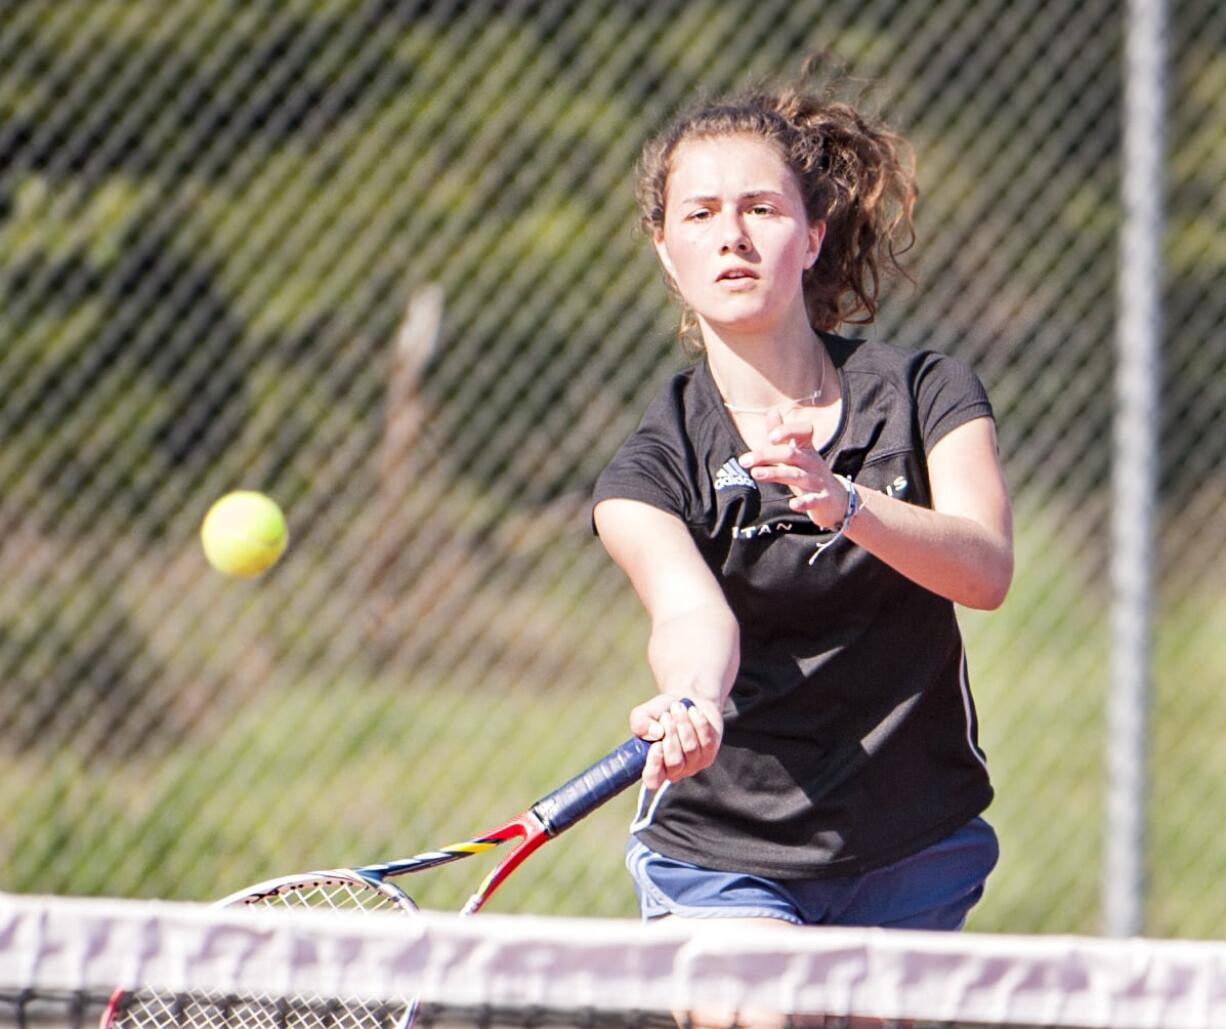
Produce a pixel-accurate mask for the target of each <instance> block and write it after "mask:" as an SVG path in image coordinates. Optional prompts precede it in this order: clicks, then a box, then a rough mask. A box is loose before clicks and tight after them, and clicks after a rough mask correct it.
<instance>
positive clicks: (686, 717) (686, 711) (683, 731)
mask: <svg viewBox="0 0 1226 1029" xmlns="http://www.w3.org/2000/svg"><path fill="white" fill-rule="evenodd" d="M691 710H692V708H687V707H686V706H685V705H684V704H682V703H681V702H680V701H678V702H677V703H675V704H674V705H673V706H672V707H671V708H669V714H671V715H672V718H673V727H674V730H675V735H676V737H677V743H678V745H679V746H680V747H681V755H682V761H683V762H684V763H685V764H688V763H689V762H690V760H692V759H693V756H694V755H695V754H696V753H697V752H698V751H699V749H700V747H699V743H698V733H697V732H696V731H695V729H694V723H693V721H692V720H691V718H690V711H691Z"/></svg>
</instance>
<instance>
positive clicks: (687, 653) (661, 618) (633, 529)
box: [595, 500, 740, 789]
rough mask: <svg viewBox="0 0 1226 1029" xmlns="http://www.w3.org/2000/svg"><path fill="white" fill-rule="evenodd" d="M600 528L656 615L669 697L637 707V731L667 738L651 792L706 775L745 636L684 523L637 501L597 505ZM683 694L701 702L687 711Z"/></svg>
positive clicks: (654, 765)
mask: <svg viewBox="0 0 1226 1029" xmlns="http://www.w3.org/2000/svg"><path fill="white" fill-rule="evenodd" d="M595 519H596V528H597V530H598V531H599V532H600V538H601V540H603V541H604V545H605V547H606V549H607V550H608V551H609V554H610V555H611V556H612V557H613V560H614V561H616V562H617V563H618V565H620V566H621V568H622V570H623V571H624V572H625V573H626V575H627V576H628V577H629V578H630V582H631V584H632V585H633V586H634V589H635V592H636V593H638V595H639V599H640V600H642V602H643V605H644V606H645V607H646V608H647V613H648V615H649V616H650V618H651V638H650V641H649V643H648V647H647V659H648V663H649V665H650V666H651V671H652V674H653V676H654V677H655V680H656V686H657V687H658V689H659V690H660V694H659V695H658V696H656V697H653V698H652V699H651V700H649V701H647V702H646V703H644V704H640V705H639V706H638V707H636V708H635V709H634V710H633V711H632V712H631V715H630V728H631V731H632V732H634V733H635V734H636V735H639V736H642V737H644V738H645V739H651V740H657V741H659V742H658V743H657V744H656V745H654V746H653V747H652V748H651V751H650V752H649V753H648V757H647V768H646V770H645V771H644V772H643V782H644V783H645V784H646V785H647V786H648V788H650V789H655V788H657V787H658V786H659V785H660V784H661V783H662V782H664V781H665V780H676V779H680V778H683V777H684V776H687V775H692V774H693V773H694V772H697V771H700V770H701V769H703V768H706V767H707V766H708V765H709V764H710V763H711V762H712V761H714V760H715V755H716V753H717V751H718V750H719V743H720V738H721V736H722V734H723V718H722V715H721V712H722V710H723V703H724V700H725V698H726V697H727V696H728V693H729V691H730V690H731V689H732V682H733V679H734V678H735V677H736V671H737V667H738V665H739V663H740V636H739V630H738V627H737V623H736V619H735V618H734V617H733V614H732V612H731V610H729V608H728V604H727V602H726V601H725V600H724V595H723V592H722V591H721V590H720V588H719V584H718V583H717V582H716V581H715V577H714V576H713V575H712V574H711V571H710V569H709V568H707V566H706V563H705V562H704V561H703V560H702V556H701V555H700V554H699V553H698V548H697V547H696V546H695V545H694V541H693V540H692V539H691V538H690V534H689V532H688V531H687V529H686V528H685V526H684V525H683V524H682V523H681V522H680V521H679V520H678V519H677V518H675V517H674V516H672V515H670V514H667V513H665V512H663V511H660V510H658V509H656V508H654V507H651V506H650V505H648V504H643V503H640V502H638V501H635V500H605V501H602V502H601V503H600V504H598V505H597V506H596V511H595ZM682 697H689V698H690V699H691V700H693V701H694V707H693V708H689V709H686V708H684V707H683V706H682V705H681V704H680V699H681V698H682Z"/></svg>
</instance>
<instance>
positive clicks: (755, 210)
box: [749, 204, 775, 215]
mask: <svg viewBox="0 0 1226 1029" xmlns="http://www.w3.org/2000/svg"><path fill="white" fill-rule="evenodd" d="M749 213H750V214H757V215H772V214H774V213H775V208H774V207H773V206H772V205H770V204H754V205H753V206H752V207H751V208H750V209H749Z"/></svg>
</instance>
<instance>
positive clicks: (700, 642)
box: [647, 603, 740, 711]
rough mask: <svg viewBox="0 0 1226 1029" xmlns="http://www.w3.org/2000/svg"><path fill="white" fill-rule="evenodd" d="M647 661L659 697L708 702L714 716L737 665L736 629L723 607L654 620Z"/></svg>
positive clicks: (700, 608)
mask: <svg viewBox="0 0 1226 1029" xmlns="http://www.w3.org/2000/svg"><path fill="white" fill-rule="evenodd" d="M647 660H648V664H650V666H651V670H652V673H653V674H654V676H655V680H656V684H657V686H658V687H659V689H660V692H661V693H668V694H670V695H672V696H676V697H690V698H692V699H694V700H706V701H709V702H710V703H711V704H712V705H713V707H714V708H715V710H716V711H719V710H720V709H721V708H722V707H723V702H724V700H725V698H726V697H727V696H728V694H729V693H730V692H731V690H732V683H733V680H734V679H735V678H736V673H737V668H738V667H739V665H740V630H739V628H738V627H737V623H736V619H735V618H734V617H733V615H732V612H731V611H730V610H729V609H728V607H727V606H726V605H724V604H722V603H721V604H715V603H711V604H705V605H700V606H697V607H694V608H691V609H689V610H686V611H683V612H680V613H675V614H671V615H669V616H667V617H661V618H658V619H655V620H654V621H653V623H652V628H651V638H650V640H649V642H648V645H647Z"/></svg>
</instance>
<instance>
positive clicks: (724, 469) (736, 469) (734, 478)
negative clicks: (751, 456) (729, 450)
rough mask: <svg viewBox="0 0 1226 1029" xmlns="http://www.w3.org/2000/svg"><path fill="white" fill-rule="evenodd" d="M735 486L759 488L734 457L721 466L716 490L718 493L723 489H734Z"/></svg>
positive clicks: (716, 474) (716, 478) (716, 476)
mask: <svg viewBox="0 0 1226 1029" xmlns="http://www.w3.org/2000/svg"><path fill="white" fill-rule="evenodd" d="M734 486H748V487H749V488H750V489H757V488H758V484H757V483H756V482H754V481H753V479H752V478H750V476H749V473H748V472H747V471H745V469H744V468H742V467H741V466H740V464H738V463H737V459H736V458H735V457H732V458H729V459H728V460H727V461H725V462H724V463H723V464H722V465H720V469H719V471H718V472H716V473H715V489H716V491H717V492H718V491H719V490H722V489H732V488H733V487H734Z"/></svg>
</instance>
